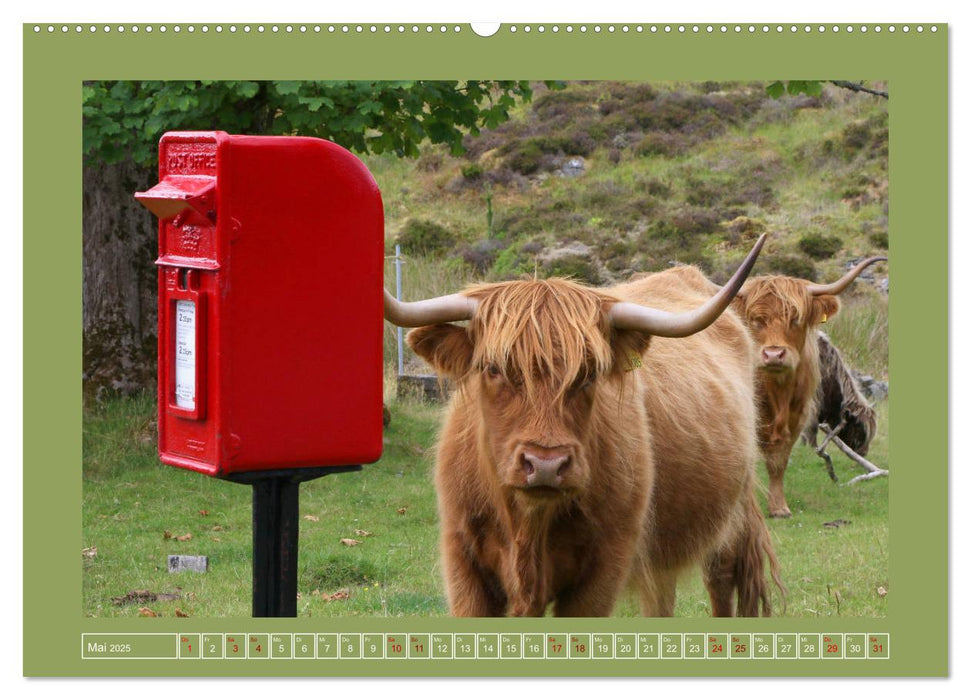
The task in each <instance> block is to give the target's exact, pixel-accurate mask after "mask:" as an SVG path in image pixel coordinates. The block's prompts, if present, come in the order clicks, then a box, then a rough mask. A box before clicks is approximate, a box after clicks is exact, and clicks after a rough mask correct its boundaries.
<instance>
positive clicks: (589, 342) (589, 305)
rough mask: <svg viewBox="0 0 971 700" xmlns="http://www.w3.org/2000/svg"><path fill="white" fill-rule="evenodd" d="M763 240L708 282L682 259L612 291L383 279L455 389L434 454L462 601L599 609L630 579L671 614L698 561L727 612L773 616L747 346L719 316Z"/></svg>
mask: <svg viewBox="0 0 971 700" xmlns="http://www.w3.org/2000/svg"><path fill="white" fill-rule="evenodd" d="M761 245H762V241H761V240H760V242H759V244H757V246H756V248H755V249H754V250H753V252H752V253H751V254H750V256H749V258H748V259H747V260H746V262H745V263H744V264H743V266H742V267H741V268H740V269H739V271H738V272H737V273H736V275H735V277H734V278H733V281H732V282H731V283H729V284H728V285H726V287H725V289H723V290H722V291H721V292H719V293H718V294H717V295H716V296H714V297H711V294H710V292H709V291H708V283H707V280H705V278H704V277H703V276H702V275H701V273H700V272H699V271H698V270H697V269H695V268H687V267H686V268H676V269H672V270H669V271H666V272H663V273H660V274H657V275H653V276H651V277H648V278H646V279H642V280H639V281H637V282H634V283H630V284H627V285H623V286H620V287H616V288H613V289H609V290H596V289H590V288H588V287H584V286H581V285H578V284H575V283H573V282H569V281H565V280H533V281H522V282H506V283H497V284H484V285H479V286H474V287H471V288H469V289H467V290H466V291H465V292H464V293H463V294H455V295H451V296H449V297H443V298H440V299H437V300H430V301H426V302H416V303H414V304H400V303H399V302H397V301H395V300H394V299H393V298H391V297H390V295H388V294H386V295H385V315H386V317H387V318H388V319H389V320H390V321H392V322H393V323H396V324H397V325H403V326H424V327H422V328H418V329H417V330H414V331H412V332H411V333H409V335H408V343H409V345H411V347H412V348H413V349H414V350H415V352H417V353H418V354H419V355H420V356H422V357H424V358H425V359H426V360H427V361H428V362H429V363H430V364H431V365H432V366H433V367H435V368H436V369H437V371H438V372H439V373H441V374H443V375H446V376H449V377H451V378H452V379H453V380H454V381H455V382H456V385H457V390H456V391H455V392H454V393H453V397H452V400H451V404H450V406H449V409H448V413H447V417H446V419H445V425H444V427H443V429H442V432H441V437H440V441H439V446H438V456H437V465H436V486H437V491H438V500H439V511H440V518H441V528H442V531H441V549H442V559H443V569H444V574H445V587H446V593H447V597H448V603H449V610H450V612H451V614H452V615H456V616H498V615H504V614H509V615H533V616H539V615H543V614H544V613H545V611H546V609H547V607H548V606H549V605H550V604H551V603H552V604H553V612H554V613H555V614H556V615H564V616H604V615H609V614H610V613H611V611H612V610H613V608H614V604H615V602H616V600H617V598H618V596H619V595H620V594H621V592H622V590H623V588H624V585H625V583H627V582H630V583H631V584H632V585H633V586H634V587H635V588H636V589H637V590H638V592H639V594H640V600H641V608H642V612H643V613H644V614H645V615H672V614H673V611H674V602H675V584H676V579H677V575H678V574H679V573H680V572H681V571H682V570H684V569H685V568H687V567H688V566H689V565H691V564H693V563H696V562H700V563H701V564H702V567H703V570H704V577H705V582H706V585H707V588H708V591H709V594H710V597H711V602H712V610H713V613H714V614H715V615H732V614H735V613H736V612H737V613H738V614H742V615H748V616H754V615H758V614H759V612H760V611H761V612H763V613H764V614H768V612H769V610H770V604H769V592H768V585H767V583H766V579H765V574H764V562H765V560H766V559H768V560H769V562H770V565H771V570H772V574H773V577H774V578H775V581H776V583H777V584H779V585H780V587H781V583H780V582H779V577H778V563H777V561H776V558H775V554H774V552H773V549H772V545H771V541H770V539H769V534H768V532H767V530H766V527H765V522H764V520H763V519H762V515H761V512H760V509H759V507H758V505H757V503H756V500H755V495H754V488H755V483H756V478H755V474H754V465H755V462H756V458H757V447H756V445H755V439H754V436H755V407H754V396H753V391H754V385H753V366H754V358H755V354H754V347H753V345H752V342H751V339H750V338H749V336H748V334H747V332H746V330H745V327H744V325H743V324H742V323H741V321H740V320H739V319H738V317H737V316H736V315H735V314H734V313H733V312H731V311H728V312H726V313H724V314H722V311H723V310H724V309H725V308H726V307H727V306H728V305H729V303H730V302H731V298H732V297H733V296H734V294H735V291H737V289H738V288H739V287H740V286H741V283H742V281H743V280H744V279H745V277H746V276H747V274H748V270H749V269H750V268H751V265H752V264H753V263H754V260H755V257H756V255H757V254H758V250H759V249H760V248H761ZM646 304H650V308H648V307H645V306H643V305H646ZM468 318H471V323H470V324H469V325H468V327H467V328H466V327H462V326H456V325H452V324H446V323H444V322H445V321H449V320H461V319H468ZM426 324H439V325H426ZM706 328H707V330H704V329H706ZM686 336H690V337H686ZM648 346H650V347H649V348H648ZM736 598H737V608H736Z"/></svg>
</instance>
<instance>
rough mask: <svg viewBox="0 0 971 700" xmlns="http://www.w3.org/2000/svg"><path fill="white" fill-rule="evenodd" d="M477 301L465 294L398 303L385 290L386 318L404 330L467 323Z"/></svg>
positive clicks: (473, 312)
mask: <svg viewBox="0 0 971 700" xmlns="http://www.w3.org/2000/svg"><path fill="white" fill-rule="evenodd" d="M475 307H476V301H475V299H472V298H470V297H467V296H465V295H464V294H449V295H448V296H444V297H435V298H433V299H423V300H422V301H398V300H397V299H395V298H394V297H393V296H391V293H390V292H389V291H388V290H387V289H385V290H384V317H385V318H386V319H388V320H389V321H391V323H393V324H394V325H396V326H401V327H402V328H417V327H419V326H434V325H435V324H436V323H448V322H449V321H467V320H469V319H470V318H472V316H473V314H475Z"/></svg>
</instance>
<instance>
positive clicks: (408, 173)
mask: <svg viewBox="0 0 971 700" xmlns="http://www.w3.org/2000/svg"><path fill="white" fill-rule="evenodd" d="M466 148H467V153H466V155H465V156H463V157H452V156H449V155H448V154H447V153H446V152H445V151H443V150H441V149H438V148H435V147H429V148H427V149H426V150H425V151H424V152H423V154H422V156H421V157H420V158H419V159H417V160H413V161H408V160H400V159H395V158H391V157H371V158H368V159H366V162H367V164H368V167H369V168H370V169H371V170H372V172H373V173H374V175H375V178H376V179H377V182H378V185H379V186H380V187H381V189H382V193H383V196H384V200H385V209H386V239H387V247H388V254H389V255H391V254H393V252H394V244H395V243H396V242H397V243H400V244H401V246H402V249H403V252H404V254H405V255H406V256H407V258H408V263H407V265H406V267H405V272H404V279H405V284H404V287H405V298H407V299H415V298H419V297H421V296H428V295H433V294H439V293H445V292H450V291H455V290H456V289H457V288H460V287H462V286H463V285H464V284H465V283H467V282H469V281H472V280H501V279H515V278H517V277H522V276H532V275H533V274H538V275H540V276H543V277H546V276H570V277H574V278H577V279H580V280H583V281H586V282H589V283H591V284H594V285H605V284H611V283H614V282H617V281H621V280H624V279H626V278H627V277H629V276H630V275H631V274H633V273H635V272H647V271H653V270H659V269H663V268H665V267H668V266H670V265H672V264H676V263H688V264H695V265H698V266H700V267H701V268H702V269H703V270H705V272H706V273H708V274H709V275H710V276H711V277H712V278H713V279H714V280H715V281H719V282H720V281H724V280H725V279H726V278H727V277H728V275H729V274H730V273H731V272H732V270H733V269H734V267H735V265H736V264H737V263H738V262H739V261H740V260H741V258H742V257H743V256H744V254H745V253H746V252H747V250H748V249H749V247H750V246H751V244H752V242H753V241H754V240H755V238H757V237H758V235H759V234H760V233H763V232H768V233H769V234H770V241H769V243H768V245H767V246H766V249H765V251H764V252H763V254H762V257H761V258H760V260H759V263H758V265H757V267H756V274H762V273H779V274H788V275H793V276H798V277H803V278H807V279H812V280H818V281H825V280H830V279H835V278H836V277H837V276H838V275H840V274H841V273H842V271H843V269H844V267H845V265H846V264H847V263H848V262H849V261H851V260H855V259H858V258H860V257H862V256H866V255H871V254H878V253H886V252H887V249H888V235H887V212H888V191H889V188H888V182H887V148H888V114H887V101H886V100H883V99H881V98H877V97H873V96H868V95H860V94H857V93H852V92H848V91H846V90H843V89H840V88H835V87H829V88H827V89H826V90H825V91H824V93H823V95H822V96H821V97H820V98H809V97H805V96H799V97H788V96H787V97H784V98H781V99H778V100H776V99H771V98H769V97H767V96H766V94H765V89H764V85H763V84H761V83H703V84H682V83H659V84H652V85H647V84H643V83H604V82H590V83H571V84H568V85H567V86H566V87H565V88H564V89H562V90H548V89H546V88H543V87H542V86H537V92H536V95H535V97H534V99H533V101H532V102H531V103H530V104H527V105H524V106H522V107H521V108H519V110H518V111H517V112H516V113H515V117H514V119H512V120H511V121H510V122H508V123H506V124H503V125H502V126H500V127H499V128H497V129H495V130H492V131H487V132H483V133H482V134H479V135H477V136H474V137H471V136H470V137H468V138H467V139H466ZM386 274H387V279H388V281H389V286H391V285H392V284H393V279H394V277H393V275H394V271H393V267H392V266H391V264H390V262H389V265H388V268H387V270H386ZM867 276H868V277H869V276H870V275H869V274H868V275H867ZM873 276H874V277H875V278H882V277H885V276H886V272H885V271H878V272H876V273H873ZM871 279H872V278H871ZM872 291H873V290H872V289H867V285H859V284H858V285H855V286H854V289H853V290H852V291H851V292H849V293H847V294H845V295H844V301H845V302H846V303H847V306H848V310H852V308H853V307H854V306H860V305H862V306H863V307H865V309H866V315H868V316H869V317H871V318H870V320H869V321H868V322H867V323H868V325H871V326H880V325H881V322H882V325H883V327H885V321H886V297H885V295H880V294H875V293H871V292H872ZM846 330H847V332H846V333H845V336H846V338H845V339H846V340H847V341H852V342H853V344H854V348H851V349H850V350H849V356H850V357H849V359H850V360H851V362H856V363H860V362H863V363H865V365H866V366H865V369H866V370H867V371H868V372H870V373H873V374H876V375H885V373H886V356H885V353H883V351H882V350H880V347H885V345H886V342H885V340H886V339H885V338H883V339H882V345H881V341H880V339H876V340H875V339H874V338H873V337H867V338H858V337H852V338H851V336H852V335H854V334H855V333H856V331H853V332H852V333H851V332H849V331H850V329H846ZM831 334H832V335H833V337H834V339H835V340H836V342H837V343H838V344H840V345H841V347H842V343H841V341H843V340H844V332H843V329H841V328H839V327H838V324H836V323H834V325H833V327H832V329H831ZM857 346H858V347H859V348H860V349H861V351H862V354H861V353H858V352H857V350H856V347H857ZM873 347H876V348H877V350H876V351H875V353H871V352H870V350H869V349H870V348H873ZM388 351H389V354H392V355H393V345H392V343H391V336H390V334H389V343H388ZM874 354H875V355H876V356H871V355H874Z"/></svg>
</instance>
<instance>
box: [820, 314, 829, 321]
mask: <svg viewBox="0 0 971 700" xmlns="http://www.w3.org/2000/svg"><path fill="white" fill-rule="evenodd" d="M827 318H829V316H827V315H826V314H823V320H822V321H821V322H820V323H826V319H827Z"/></svg>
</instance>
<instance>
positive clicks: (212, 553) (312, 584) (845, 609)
mask: <svg viewBox="0 0 971 700" xmlns="http://www.w3.org/2000/svg"><path fill="white" fill-rule="evenodd" d="M441 410H442V408H441V406H439V405H435V404H427V403H421V402H417V401H410V400H404V401H399V402H395V403H392V404H391V411H392V416H393V417H392V423H391V425H390V426H389V428H388V429H387V430H386V431H385V442H386V445H385V452H384V456H383V457H382V459H381V460H380V461H379V462H377V463H376V464H373V465H366V466H365V467H364V470H363V471H362V472H360V473H352V474H339V475H334V476H329V477H325V478H322V479H318V480H315V481H310V482H306V483H305V484H303V485H302V486H301V501H300V515H301V519H300V568H299V577H298V591H299V594H300V599H299V601H298V615H300V616H302V617H322V616H326V617H330V616H387V617H397V616H409V615H417V616H422V617H434V616H442V615H445V614H446V613H447V611H446V608H445V599H444V595H443V592H442V585H441V574H440V570H439V565H438V526H437V514H436V504H435V493H434V487H433V483H432V477H431V470H432V464H433V461H434V448H433V445H434V439H435V437H434V436H435V433H436V430H437V428H438V422H439V418H440V413H441ZM153 415H154V403H153V397H151V396H143V397H139V398H136V399H115V400H112V401H109V402H107V403H106V404H104V405H102V406H98V407H94V408H89V409H88V410H86V411H85V421H84V471H83V529H82V541H81V548H89V547H96V548H97V554H96V556H94V557H86V556H81V557H80V558H81V565H82V569H83V602H82V606H83V614H84V615H86V616H91V617H133V616H138V615H139V614H140V613H139V608H140V607H146V608H148V609H150V610H151V611H152V612H154V613H156V614H157V615H159V616H164V617H172V616H175V615H176V610H179V611H180V612H181V613H184V614H186V615H189V616H191V617H226V616H248V615H249V614H250V604H251V593H250V591H251V589H250V585H251V569H250V566H251V558H250V557H251V530H250V527H251V520H250V516H251V491H250V487H248V486H242V485H238V484H233V483H229V482H224V481H220V480H217V479H211V478H209V477H205V476H202V475H200V474H195V473H192V472H187V471H184V470H180V469H175V468H172V467H168V466H165V465H162V464H160V463H159V462H158V459H157V457H156V452H155V444H154V423H153ZM887 443H888V441H887V411H886V405H885V404H883V405H881V406H880V418H879V434H878V436H877V437H876V439H875V441H874V444H873V446H872V448H871V455H870V456H871V459H872V461H874V462H875V463H877V464H879V465H881V466H888V467H889V460H888V457H887ZM834 460H835V461H836V469H837V473H838V475H839V476H840V479H841V481H842V482H845V481H847V480H849V478H852V476H853V475H855V474H856V473H857V471H856V470H855V469H854V468H853V467H852V465H851V464H850V463H849V461H848V460H846V459H845V458H843V457H842V456H841V455H839V454H834ZM760 474H761V476H762V479H763V481H764V470H762V469H760ZM786 486H787V489H786V490H787V495H788V500H789V504H790V507H791V508H792V511H793V517H792V519H790V520H771V521H769V528H770V530H771V532H772V537H773V541H774V542H775V547H776V551H777V553H778V555H779V559H780V561H781V563H782V574H783V579H784V581H785V583H786V585H787V587H788V589H789V595H788V599H787V608H786V615H788V616H793V617H817V616H847V617H857V616H859V617H873V616H882V615H885V614H886V611H887V601H888V598H889V596H887V597H882V596H881V595H879V593H878V588H879V587H883V588H884V589H886V590H889V589H890V584H889V581H888V579H887V576H888V558H889V525H888V522H889V521H888V489H889V479H886V478H881V479H876V480H872V481H868V482H862V483H858V484H854V485H852V486H837V485H835V484H833V483H831V482H830V481H829V479H828V477H827V476H826V473H825V469H824V467H823V463H822V462H821V461H820V460H819V459H818V458H816V457H815V455H814V454H813V453H812V452H811V451H810V450H809V449H808V448H805V447H804V446H798V447H797V448H796V450H795V451H794V453H793V459H792V464H791V465H790V467H789V470H788V472H787V479H786ZM763 505H764V503H763ZM399 509H405V510H404V513H399ZM837 519H842V520H847V521H849V523H848V524H845V525H843V526H842V527H840V528H838V529H830V528H826V527H823V523H826V522H832V521H834V520H837ZM358 530H361V531H367V532H369V533H372V534H371V536H363V535H360V534H356V533H355V531H358ZM166 532H168V533H170V534H171V535H172V537H171V538H169V539H166V538H165V537H164V534H165V533H166ZM186 534H190V535H191V536H192V537H191V539H188V540H184V541H179V540H178V539H177V538H178V537H180V536H184V535H186ZM344 538H349V539H355V540H358V541H360V542H361V544H359V545H357V546H353V547H348V546H345V545H343V544H341V543H340V540H341V539H344ZM169 554H204V555H208V556H209V558H210V571H209V572H208V573H206V574H198V573H188V572H187V573H180V574H169V573H168V572H167V567H166V557H167V555H169ZM137 590H147V591H151V592H153V593H174V594H178V595H179V598H178V599H176V600H172V601H156V602H145V603H140V604H127V605H117V604H115V603H113V602H112V599H113V598H118V597H121V596H124V595H125V594H127V593H129V592H131V591H137ZM344 593H346V594H347V597H346V598H343V597H342V596H343V594H344ZM325 594H326V595H327V596H334V595H335V594H339V595H338V599H334V600H326V599H325ZM777 607H779V608H780V609H781V606H777ZM615 614H616V615H619V616H632V615H637V614H638V612H637V607H636V605H635V603H634V601H633V599H632V598H626V597H625V598H624V599H623V600H622V601H621V602H620V604H619V605H618V607H617V610H616V613H615ZM676 614H677V615H679V616H706V615H708V614H709V608H708V601H707V595H706V594H705V592H704V588H703V586H702V584H701V582H700V577H699V576H698V575H697V574H696V573H693V574H691V575H689V576H687V577H686V578H685V580H684V581H682V583H681V585H680V587H679V597H678V605H677V610H676Z"/></svg>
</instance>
